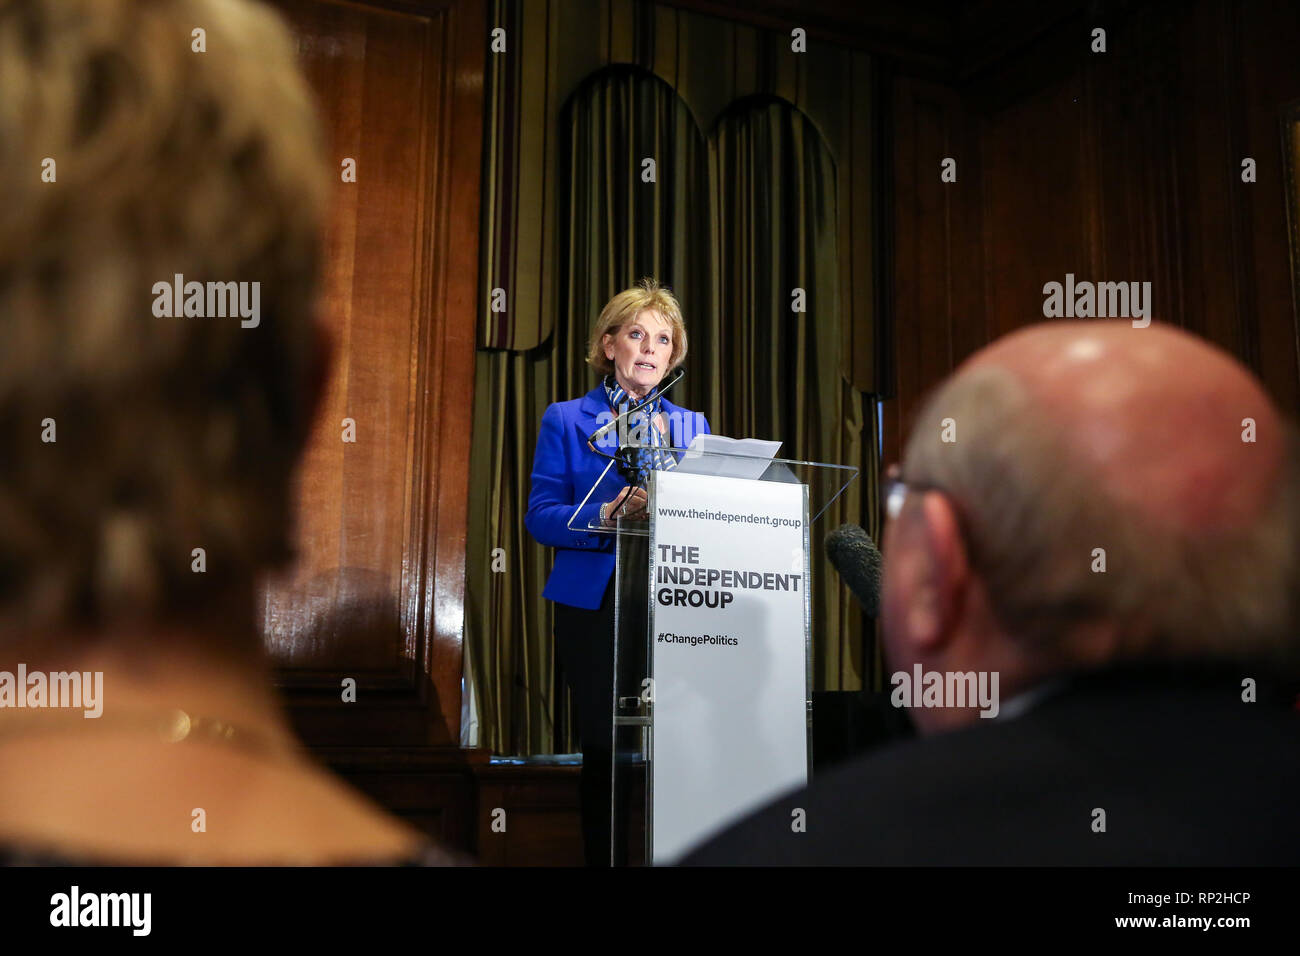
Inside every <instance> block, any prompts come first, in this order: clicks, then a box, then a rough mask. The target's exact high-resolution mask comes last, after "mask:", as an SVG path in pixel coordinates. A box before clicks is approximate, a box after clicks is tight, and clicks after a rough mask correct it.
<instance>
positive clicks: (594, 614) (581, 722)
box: [524, 279, 709, 866]
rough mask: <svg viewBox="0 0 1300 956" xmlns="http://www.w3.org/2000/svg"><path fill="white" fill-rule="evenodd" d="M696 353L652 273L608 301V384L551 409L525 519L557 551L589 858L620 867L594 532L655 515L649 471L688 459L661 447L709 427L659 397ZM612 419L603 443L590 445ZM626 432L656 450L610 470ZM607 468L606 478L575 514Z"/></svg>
mask: <svg viewBox="0 0 1300 956" xmlns="http://www.w3.org/2000/svg"><path fill="white" fill-rule="evenodd" d="M685 357H686V327H685V325H684V324H683V322H682V310H681V306H680V305H679V304H678V302H677V299H676V297H675V296H674V295H673V294H672V292H671V291H669V290H668V289H666V288H661V287H660V285H659V284H658V282H656V281H655V280H653V279H643V280H641V283H640V284H639V285H637V286H634V287H633V288H631V289H626V290H624V291H623V292H620V293H619V294H618V295H616V296H614V298H612V299H610V300H609V302H608V303H606V305H605V307H604V308H603V309H601V311H600V316H599V317H598V318H597V320H596V324H595V327H594V328H593V329H592V334H591V338H590V340H589V342H588V345H587V355H586V359H587V364H588V365H590V366H591V367H592V368H593V369H595V370H596V372H597V373H598V374H599V375H600V376H601V380H600V382H599V383H597V385H596V387H595V388H593V389H592V390H591V391H590V392H588V393H587V394H586V395H583V396H582V397H581V398H574V399H570V400H569V401H565V402H555V403H553V404H552V405H550V406H549V407H547V409H546V412H545V413H544V414H543V415H542V425H541V431H540V433H539V434H538V436H537V452H536V454H535V455H534V456H533V477H532V490H531V492H530V494H529V496H528V514H527V515H526V516H525V517H524V524H525V526H526V527H527V528H528V531H529V533H530V534H531V535H532V536H533V537H534V538H535V539H536V540H537V541H538V542H539V543H540V544H543V545H547V546H549V547H552V548H555V565H554V567H553V568H552V570H551V576H550V578H549V579H548V580H547V582H546V588H545V590H543V591H542V596H543V597H545V598H547V599H548V600H550V601H553V602H554V604H555V647H556V650H557V652H558V653H559V657H560V662H561V663H562V664H563V666H564V672H565V675H566V678H567V681H568V685H569V688H570V690H571V691H572V692H573V702H574V705H575V707H576V709H577V712H578V713H577V718H578V733H579V735H580V737H581V739H582V837H583V847H584V853H585V856H586V860H587V865H588V866H608V865H609V863H610V834H609V830H610V821H609V806H610V774H611V771H612V767H613V752H612V744H611V730H610V727H611V723H612V720H613V714H614V710H613V708H614V703H613V698H614V586H613V583H614V582H613V579H614V536H613V535H612V534H603V533H600V532H599V531H591V530H588V529H590V528H592V527H599V526H604V527H611V528H612V527H613V526H614V525H615V523H616V521H617V519H618V518H625V519H644V518H645V517H646V511H645V509H646V493H645V484H646V475H647V474H648V472H649V471H650V470H653V469H663V468H672V467H674V466H675V465H676V464H677V459H676V456H675V455H674V454H673V453H672V452H670V451H667V450H661V449H666V448H667V447H675V448H685V447H687V446H688V445H689V444H690V443H691V440H692V439H693V438H694V437H695V435H696V434H698V433H705V434H707V433H708V431H709V423H708V422H707V421H706V420H705V418H704V416H703V415H702V414H698V413H695V412H689V411H687V410H685V409H683V408H681V407H680V406H677V405H674V404H673V403H672V402H670V401H668V399H667V398H665V397H663V395H661V394H660V386H661V383H664V377H665V376H667V375H669V374H670V373H675V374H674V377H673V378H672V379H671V380H670V381H669V382H668V383H664V384H663V388H664V389H665V390H666V389H667V388H668V387H670V385H671V384H672V382H675V381H676V380H677V378H680V376H681V372H680V365H681V363H682V360H683V359H684V358H685ZM619 416H622V421H617V420H618V417H619ZM612 422H614V423H615V424H614V427H613V428H611V429H608V431H607V434H606V435H603V436H601V437H600V438H598V440H597V441H596V442H595V444H594V446H593V444H591V443H589V441H588V439H589V438H590V437H591V436H592V435H594V434H595V433H596V432H597V431H599V430H601V429H602V428H604V427H605V426H607V425H610V424H611V423H612ZM624 423H625V424H626V429H624V428H623V427H621V426H622V425H623V424H624ZM620 432H624V433H625V434H629V435H631V436H634V438H636V439H638V441H637V443H638V444H640V445H642V446H649V447H642V448H640V449H638V450H635V451H633V452H631V453H629V454H628V455H627V456H626V460H625V462H624V463H623V464H622V465H621V466H620V465H612V466H611V457H613V456H615V455H616V453H617V452H618V450H619V447H620V445H621V444H626V443H625V442H620V441H619V434H620ZM607 466H611V467H609V470H608V472H606V467H607ZM602 472H606V473H605V476H604V479H603V480H601V481H600V485H599V486H598V487H597V488H596V491H595V493H594V494H593V495H592V496H591V498H590V499H589V500H588V502H587V504H586V506H585V507H583V509H582V510H581V512H580V513H579V514H578V515H577V516H576V518H574V509H575V508H576V507H577V506H578V504H579V503H580V502H581V501H582V500H583V498H584V497H585V496H586V494H587V492H588V491H589V490H591V488H592V486H593V485H596V482H597V480H598V479H601V474H602ZM570 518H574V520H573V521H572V522H570ZM571 524H572V528H573V529H574V530H570V525H571ZM620 850H621V848H620ZM620 858H621V853H620Z"/></svg>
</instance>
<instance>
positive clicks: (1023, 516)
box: [885, 322, 1300, 686]
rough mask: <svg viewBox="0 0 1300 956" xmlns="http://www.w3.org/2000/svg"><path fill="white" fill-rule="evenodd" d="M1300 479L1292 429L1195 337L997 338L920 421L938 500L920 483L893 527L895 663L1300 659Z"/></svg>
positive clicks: (1072, 325) (1094, 332)
mask: <svg viewBox="0 0 1300 956" xmlns="http://www.w3.org/2000/svg"><path fill="white" fill-rule="evenodd" d="M1298 469H1300V465H1298V464H1297V438H1296V432H1295V428H1294V426H1293V425H1290V424H1289V423H1287V422H1286V421H1285V420H1284V419H1283V418H1282V416H1281V415H1280V414H1279V413H1278V411H1277V409H1276V408H1275V407H1274V406H1273V404H1272V402H1271V401H1270V400H1269V398H1268V396H1267V394H1266V393H1265V391H1264V389H1263V388H1262V387H1261V386H1260V384H1259V383H1258V381H1256V380H1255V378H1254V377H1253V376H1252V375H1251V374H1250V373H1249V372H1248V371H1247V370H1246V369H1244V368H1243V367H1242V366H1241V365H1240V364H1239V363H1238V362H1237V361H1235V360H1234V359H1233V358H1232V357H1230V356H1229V355H1227V354H1226V353H1224V352H1223V351H1221V350H1219V349H1217V348H1215V347H1213V346H1211V345H1209V344H1208V343H1206V342H1204V341H1202V340H1200V339H1198V338H1196V337H1194V336H1192V335H1189V334H1187V333H1185V332H1182V331H1180V330H1178V329H1175V328H1172V327H1169V326H1163V325H1160V324H1158V323H1152V324H1151V325H1150V326H1149V327H1147V328H1143V329H1135V328H1133V327H1132V326H1131V325H1129V324H1127V323H1123V324H1121V323H1106V322H1048V323H1041V324H1036V325H1033V326H1030V327H1028V328H1026V329H1023V330H1021V331H1019V332H1016V333H1014V334H1012V335H1009V336H1007V337H1005V338H1003V339H1000V340H998V341H997V342H995V343H993V344H992V345H990V346H989V347H988V348H986V349H983V350H982V351H980V352H979V353H977V354H976V355H974V356H972V357H971V359H970V360H968V361H967V362H966V363H965V364H963V365H962V366H961V367H960V368H959V369H958V370H957V371H956V372H955V373H954V375H953V376H952V377H951V378H950V379H949V380H948V381H947V382H946V383H945V384H944V385H943V386H941V387H940V388H939V389H938V390H937V391H936V393H935V394H934V396H933V397H932V398H931V399H930V400H929V402H927V404H926V406H925V408H924V409H923V410H922V412H921V414H920V415H919V416H918V417H917V420H916V422H915V424H914V427H913V431H912V435H911V438H910V440H909V442H908V446H907V453H906V456H905V458H904V467H903V473H904V478H905V479H906V480H907V481H908V483H909V484H910V485H911V486H912V487H917V486H921V487H922V488H923V487H924V486H926V485H931V486H933V487H934V488H935V489H937V490H936V491H933V492H931V493H929V494H926V493H925V492H924V491H917V492H916V493H914V494H909V495H908V498H907V501H906V503H905V507H904V510H903V513H902V514H901V515H900V516H899V518H898V520H896V521H895V522H893V523H892V525H891V527H890V528H889V531H888V534H887V537H886V574H885V635H886V643H887V652H888V654H889V657H890V663H891V666H894V667H907V666H910V665H911V664H912V663H914V662H917V661H920V662H922V663H925V664H926V665H927V666H936V667H939V668H940V669H943V667H942V665H943V664H944V663H953V664H958V663H959V664H960V665H961V666H962V667H963V668H966V667H971V666H977V665H978V664H979V663H980V662H981V661H983V662H984V663H985V664H986V665H987V666H990V667H993V666H998V667H1006V668H1010V669H1011V670H1016V669H1022V670H1023V671H1024V673H1025V675H1030V674H1038V675H1040V676H1041V675H1042V674H1046V673H1050V672H1053V671H1055V670H1060V669H1063V668H1068V667H1071V666H1091V665H1097V664H1100V663H1104V662H1105V661H1107V660H1110V659H1115V658H1134V657H1149V656H1157V657H1224V656H1228V657H1232V656H1241V657H1254V656H1261V655H1265V656H1273V655H1288V654H1289V653H1291V649H1292V647H1293V636H1294V633H1295V627H1296V624H1297V613H1298V611H1300V605H1298V604H1297V602H1298V601H1300V555H1298V554H1297V547H1298V546H1300V480H1298V477H1297V470H1298ZM918 608H922V609H924V608H929V611H928V612H926V611H924V610H920V611H918ZM1025 682H1027V683H1031V682H1032V680H1030V679H1029V678H1028V676H1027V677H1026V680H1025ZM1004 686H1005V685H1004Z"/></svg>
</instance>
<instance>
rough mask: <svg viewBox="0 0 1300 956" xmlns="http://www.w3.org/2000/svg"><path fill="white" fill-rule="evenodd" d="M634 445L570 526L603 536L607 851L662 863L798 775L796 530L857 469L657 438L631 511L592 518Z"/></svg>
mask: <svg viewBox="0 0 1300 956" xmlns="http://www.w3.org/2000/svg"><path fill="white" fill-rule="evenodd" d="M638 447H639V446H625V447H624V448H623V449H621V451H620V455H619V456H617V457H619V458H621V459H622V461H621V462H620V461H615V460H611V461H610V464H609V467H608V468H607V469H606V470H605V473H604V474H602V475H601V477H600V479H598V480H597V481H596V483H595V484H594V485H593V486H592V487H591V488H590V489H589V490H588V491H586V492H585V496H584V497H583V498H582V500H581V501H580V503H579V504H578V506H577V508H576V509H575V511H574V514H573V517H572V518H571V519H570V522H569V527H570V529H571V530H574V531H582V532H584V533H592V534H602V535H611V536H612V537H613V541H614V550H615V570H614V588H615V592H614V599H615V610H614V620H615V624H614V635H613V641H614V674H613V700H612V701H611V714H612V721H611V724H610V739H611V743H612V753H613V755H614V760H613V762H612V767H611V780H610V787H609V793H610V804H609V826H610V833H611V840H610V846H611V859H610V863H611V865H624V864H626V865H634V866H635V865H650V864H654V863H670V862H672V861H673V860H674V859H676V858H678V857H679V856H680V854H681V853H682V852H684V851H685V850H687V849H689V847H690V845H693V844H694V843H698V842H699V841H700V840H702V839H704V838H706V837H707V835H708V834H709V833H711V832H716V830H717V829H719V828H721V827H723V826H725V824H726V823H727V822H729V819H730V818H731V817H733V816H735V815H737V814H740V813H741V812H742V811H743V810H744V808H745V807H746V806H748V805H751V804H753V805H758V804H760V803H761V802H766V799H770V796H774V795H775V793H774V792H772V793H769V791H775V790H776V788H778V787H780V788H781V789H788V787H789V785H790V783H791V782H794V783H796V784H797V783H798V782H799V780H800V779H802V780H806V779H807V774H808V768H809V766H810V765H811V753H812V748H811V740H810V734H811V726H812V725H811V720H812V687H811V674H812V667H811V664H812V647H811V640H810V635H811V628H810V625H811V622H810V620H809V616H810V609H811V596H810V594H809V587H810V585H811V568H810V567H809V554H810V550H809V535H810V529H811V527H812V526H813V525H814V524H816V523H817V521H818V519H819V518H820V517H821V516H822V514H823V513H824V512H825V511H826V509H827V508H828V507H830V505H831V504H832V503H833V502H834V501H835V500H836V499H837V498H838V497H839V496H840V495H841V494H843V492H844V491H845V489H846V488H847V487H848V486H849V484H850V483H852V481H853V480H854V479H855V478H856V477H857V475H858V469H856V468H854V467H850V466H845V465H832V464H822V463H817V462H808V461H796V460H790V459H779V458H757V457H752V456H747V455H740V454H728V453H718V452H701V451H699V450H698V449H695V450H693V449H685V448H670V449H664V448H659V449H656V451H658V452H661V453H662V452H665V451H667V452H671V456H672V460H673V461H674V462H675V464H673V465H672V466H670V467H669V468H666V469H662V468H661V469H659V470H651V471H649V472H648V473H644V472H643V473H642V474H645V477H646V482H645V490H646V492H647V495H648V506H647V508H646V511H645V512H644V515H643V516H641V517H637V518H632V519H628V518H621V519H618V520H617V521H616V522H614V523H612V524H601V522H600V520H599V517H598V515H597V510H598V509H597V508H596V507H593V506H595V505H598V504H600V503H602V502H607V501H614V500H616V499H617V498H618V497H619V492H620V490H621V489H622V488H624V487H625V486H628V485H630V484H632V485H635V481H636V475H637V472H635V471H634V470H633V468H632V467H631V465H630V463H631V461H632V460H633V459H634V456H635V453H636V451H637V449H638ZM658 457H659V460H660V461H667V460H668V459H667V458H666V456H664V455H662V454H660V455H659V456H658ZM769 483H776V484H779V485H783V486H785V487H781V488H778V487H775V485H769ZM765 485H769V486H768V487H763V486H765ZM791 486H797V487H791ZM670 504H671V505H672V506H671V507H669V505H670ZM656 621H658V626H656ZM656 636H657V637H658V640H656ZM657 658H658V660H659V670H660V672H661V673H660V676H661V684H660V685H659V686H657V685H656V659H657ZM663 681H667V683H666V684H665V683H662V682H663ZM764 695H767V696H764ZM656 706H658V707H659V708H660V713H659V722H660V727H661V734H660V740H659V741H656V737H655V732H656ZM670 718H671V719H670ZM728 735H730V736H728ZM800 737H801V739H799V738H800ZM773 754H775V755H776V756H772V755H773ZM656 759H657V760H658V763H659V766H658V768H656ZM774 761H776V762H774ZM778 763H779V766H778ZM656 769H658V770H659V773H658V778H657V775H656ZM710 778H713V779H710ZM656 787H658V794H656ZM657 815H658V816H659V817H660V820H659V832H658V833H656V822H657V821H656V816H657Z"/></svg>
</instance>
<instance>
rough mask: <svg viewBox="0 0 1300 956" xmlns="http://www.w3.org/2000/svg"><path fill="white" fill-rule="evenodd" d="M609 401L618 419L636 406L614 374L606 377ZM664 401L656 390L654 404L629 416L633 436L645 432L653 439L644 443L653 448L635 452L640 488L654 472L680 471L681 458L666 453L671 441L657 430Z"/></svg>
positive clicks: (637, 479) (634, 450)
mask: <svg viewBox="0 0 1300 956" xmlns="http://www.w3.org/2000/svg"><path fill="white" fill-rule="evenodd" d="M604 385H605V397H606V398H607V399H609V407H610V410H611V411H613V413H614V414H615V415H616V416H617V415H620V414H622V412H623V409H625V408H628V407H629V406H631V405H635V404H636V402H634V401H632V400H631V399H629V398H628V394H627V392H626V391H625V390H624V389H623V386H622V385H619V384H618V380H617V379H616V378H615V377H614V376H613V374H610V375H606V376H605V381H604ZM662 401H663V399H662V397H661V396H660V394H659V389H658V388H657V387H656V388H654V389H651V391H650V401H649V402H647V403H646V405H645V406H644V407H643V408H642V409H641V410H640V411H638V412H633V413H632V414H631V415H629V416H628V420H627V427H628V431H629V432H633V433H634V434H635V435H636V436H637V437H640V435H641V434H642V433H643V432H644V434H646V435H647V436H649V440H648V441H644V442H641V444H644V445H650V446H652V447H650V448H635V449H633V451H632V455H633V458H632V461H633V463H634V470H633V474H634V478H633V480H634V481H635V482H636V484H637V486H638V487H645V483H646V482H647V481H649V480H650V472H652V471H656V470H658V471H667V470H668V469H670V468H676V467H677V456H676V455H674V454H673V453H672V452H670V451H665V450H664V449H666V448H667V447H668V438H667V437H666V436H665V435H663V434H661V433H660V431H659V429H658V428H656V427H655V426H654V420H655V417H656V416H657V415H658V414H659V409H660V403H661V402H662Z"/></svg>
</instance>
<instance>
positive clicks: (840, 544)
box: [826, 524, 881, 617]
mask: <svg viewBox="0 0 1300 956" xmlns="http://www.w3.org/2000/svg"><path fill="white" fill-rule="evenodd" d="M826 557H827V558H828V559H829V560H830V562H831V564H832V565H834V566H835V570H836V571H838V572H839V573H840V579H841V580H843V582H844V583H845V584H847V585H848V587H849V590H850V591H852V592H853V596H854V597H855V598H857V599H858V601H859V602H861V604H862V606H863V608H865V609H866V612H867V615H868V616H869V617H878V616H879V615H880V565H881V558H880V550H879V549H878V548H877V547H876V543H875V542H874V541H872V540H871V535H869V534H867V533H866V532H865V531H863V530H862V529H861V528H860V527H858V526H857V525H855V524H842V525H840V526H839V527H838V528H836V529H835V530H834V531H832V532H831V533H830V534H828V535H827V536H826Z"/></svg>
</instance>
